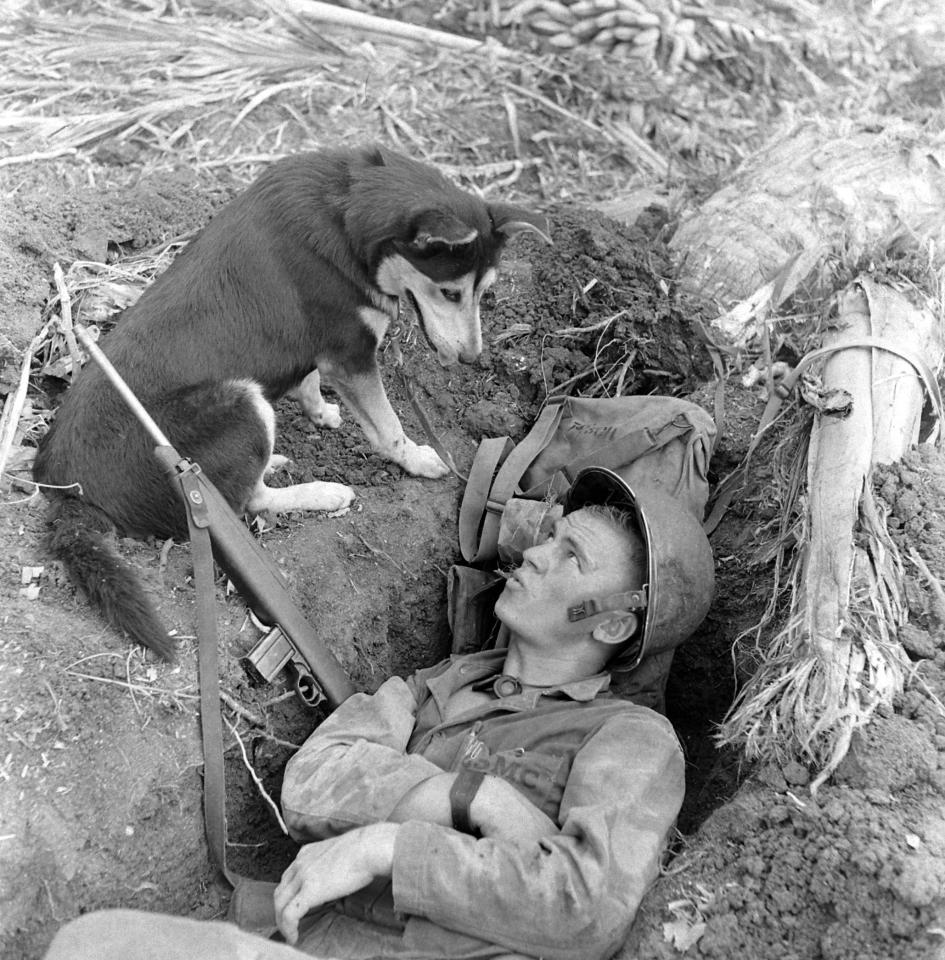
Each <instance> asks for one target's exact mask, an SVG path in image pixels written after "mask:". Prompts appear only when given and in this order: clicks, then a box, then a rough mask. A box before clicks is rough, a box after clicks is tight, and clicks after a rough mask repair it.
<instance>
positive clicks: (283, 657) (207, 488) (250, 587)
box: [154, 444, 354, 707]
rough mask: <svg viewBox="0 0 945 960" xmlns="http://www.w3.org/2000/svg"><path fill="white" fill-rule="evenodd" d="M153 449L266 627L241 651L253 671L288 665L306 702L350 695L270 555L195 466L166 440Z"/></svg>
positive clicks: (268, 675)
mask: <svg viewBox="0 0 945 960" xmlns="http://www.w3.org/2000/svg"><path fill="white" fill-rule="evenodd" d="M154 455H155V457H157V459H158V460H159V461H160V463H161V464H162V466H163V467H164V469H165V470H166V471H167V472H168V474H169V475H170V477H171V479H172V481H173V482H174V486H175V487H176V488H177V490H178V491H179V492H180V495H181V498H182V499H184V500H185V501H189V502H190V506H191V509H194V508H195V507H196V508H197V511H195V521H196V522H198V524H203V525H205V526H207V527H208V529H209V531H210V540H211V542H212V543H213V552H214V555H215V556H216V558H217V560H218V562H219V563H220V565H221V566H222V567H223V568H224V570H226V572H227V574H228V576H229V577H230V579H231V580H232V581H233V583H234V584H235V585H236V588H237V589H238V590H239V592H240V593H241V594H242V596H243V598H244V599H245V600H246V601H247V603H249V605H250V606H251V607H252V608H253V611H254V612H255V614H256V616H257V617H258V618H259V619H260V620H261V621H262V622H263V623H265V624H267V625H268V626H270V627H271V628H272V629H271V630H270V631H269V633H267V634H266V636H265V637H263V638H262V640H261V641H259V643H257V645H256V647H255V648H254V649H253V650H252V651H251V652H250V654H249V656H248V657H247V659H248V660H249V661H250V663H251V664H252V665H253V667H254V668H255V669H256V672H257V673H259V674H260V675H261V676H262V677H263V678H264V679H265V680H267V681H271V680H272V679H273V677H275V675H276V674H277V673H278V672H279V670H281V669H283V668H288V669H289V670H290V672H291V673H292V674H293V681H294V684H295V689H296V692H297V693H298V694H299V696H300V697H301V698H302V700H304V701H305V702H306V703H308V704H309V705H311V706H314V705H315V704H317V703H318V702H319V701H320V699H321V696H320V693H319V690H321V691H324V696H325V698H326V699H327V700H328V702H329V704H330V705H331V706H332V707H336V706H338V704H339V703H341V702H342V701H343V700H346V699H347V698H348V697H349V696H351V694H352V693H354V686H353V685H352V683H351V681H350V680H349V679H348V677H347V675H346V674H345V672H344V669H343V668H342V666H341V664H340V663H339V662H338V661H337V659H335V656H334V655H333V654H332V652H331V651H330V650H329V649H328V648H327V647H326V646H325V644H324V643H323V642H322V640H321V639H320V638H319V637H318V636H317V635H316V634H315V631H314V630H313V629H312V626H311V624H310V623H309V622H308V620H307V619H306V618H305V615H304V614H303V613H302V611H301V610H300V609H299V608H298V606H297V605H296V603H295V601H294V600H293V599H292V598H291V596H290V595H289V593H288V591H287V590H286V588H285V584H284V582H283V579H282V576H281V574H280V573H279V571H278V569H277V568H276V566H275V564H274V563H273V561H272V559H271V558H270V557H269V556H268V555H267V554H266V553H264V552H263V550H262V548H261V547H260V546H259V544H257V543H256V541H255V540H254V539H253V537H252V534H250V532H249V531H248V530H247V529H246V527H245V526H244V524H243V522H242V521H241V520H240V519H239V517H237V516H236V513H235V512H234V511H233V509H232V507H230V505H229V504H228V503H227V502H226V500H225V499H224V498H223V496H222V494H221V493H220V492H219V491H218V490H217V488H216V487H215V486H214V485H213V484H212V483H211V482H210V480H209V479H208V478H207V477H206V475H205V474H204V473H203V472H202V471H201V470H200V467H199V466H198V465H197V464H194V463H191V461H189V460H187V459H186V458H183V457H181V456H180V454H178V452H177V451H176V450H175V449H174V447H172V446H171V445H170V444H166V445H163V444H162V445H158V446H157V447H155V449H154ZM200 501H202V503H201V502H200ZM198 514H202V519H201V520H198V519H197V515H198Z"/></svg>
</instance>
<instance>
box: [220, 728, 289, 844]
mask: <svg viewBox="0 0 945 960" xmlns="http://www.w3.org/2000/svg"><path fill="white" fill-rule="evenodd" d="M223 719H224V721H225V722H226V725H227V726H228V727H229V728H230V733H232V734H233V736H234V737H235V738H236V742H237V744H239V748H240V753H241V754H242V755H243V764H244V765H245V767H246V769H247V770H248V771H249V775H250V776H251V777H252V778H253V783H255V784H256V789H257V790H258V791H259V792H260V794H261V795H262V798H263V800H265V801H266V803H268V804H269V806H270V807H271V808H272V812H273V813H274V814H275V815H276V820H277V821H278V822H279V829H280V830H282V832H283V833H284V834H285V835H286V836H288V835H289V828H288V827H287V826H286V825H285V820H283V819H282V814H281V813H280V812H279V807H278V806H277V805H276V802H275V801H274V800H273V799H272V797H270V796H269V794H268V793H267V792H266V788H265V787H264V786H263V782H262V780H260V779H259V774H257V773H256V771H255V770H254V769H253V765H252V764H251V763H250V762H249V757H248V756H247V754H246V746H245V744H244V743H243V738H242V737H241V736H240V734H239V731H238V730H237V729H236V727H234V726H233V724H232V723H231V722H230V718H229V717H227V716H226V715H225V714H224V715H223Z"/></svg>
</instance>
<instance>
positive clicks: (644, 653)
mask: <svg viewBox="0 0 945 960" xmlns="http://www.w3.org/2000/svg"><path fill="white" fill-rule="evenodd" d="M592 505H600V506H613V507H617V508H618V509H623V510H628V511H629V512H630V513H631V514H632V515H633V516H635V517H636V519H637V523H638V524H639V527H640V532H641V533H642V535H643V542H644V546H645V548H646V568H647V573H646V582H645V583H644V585H643V589H642V590H639V591H631V593H630V594H618V595H617V597H616V598H613V600H614V601H619V599H620V598H631V597H632V600H629V602H627V603H619V602H616V603H615V604H614V605H611V604H609V603H608V600H609V599H611V598H589V599H588V601H587V602H586V604H585V605H582V606H585V607H586V610H585V611H584V612H582V613H581V614H580V616H588V615H591V614H592V613H595V612H597V613H603V612H604V611H606V610H613V609H626V608H627V607H631V609H632V612H633V613H636V614H637V616H639V617H641V618H642V621H643V622H642V626H641V628H638V629H637V631H636V634H635V637H634V638H631V639H632V640H633V639H635V640H636V642H631V643H630V644H629V645H628V647H627V648H626V649H625V650H624V651H623V652H622V653H620V654H618V656H617V657H615V658H614V660H613V661H611V663H610V664H609V665H608V667H609V669H610V670H632V669H633V668H634V667H636V666H637V664H638V663H639V662H640V661H641V660H642V659H643V658H644V657H649V656H652V655H653V654H655V653H662V652H663V651H665V650H671V649H672V648H673V647H676V646H678V645H679V644H680V643H682V642H683V640H685V639H686V638H687V637H689V636H690V635H691V634H692V633H693V632H694V631H695V630H696V628H697V627H698V626H699V624H700V623H702V621H703V620H704V619H705V615H706V613H708V611H709V605H710V604H711V602H712V595H713V592H714V589H715V571H714V563H713V560H712V548H711V547H710V546H709V540H708V537H706V535H705V531H704V530H703V529H702V523H701V522H700V519H699V518H698V517H696V516H695V515H694V514H693V513H692V512H691V511H690V510H689V509H688V508H687V507H686V505H685V504H683V503H682V502H681V501H680V500H678V499H675V498H673V497H671V496H670V495H669V494H667V493H666V492H665V491H663V490H658V489H655V488H652V487H647V488H645V489H644V488H640V489H639V490H638V491H637V492H634V491H633V490H631V488H630V487H629V486H628V485H627V483H625V482H624V481H623V480H622V479H621V478H620V476H619V475H618V474H616V473H614V472H613V471H612V470H607V469H605V468H604V467H587V468H585V469H584V470H581V471H580V472H579V473H578V474H577V476H576V477H575V478H574V482H573V483H572V484H571V487H570V489H569V490H568V492H567V494H566V495H565V498H564V513H565V514H568V513H571V512H572V511H574V510H580V509H581V508H582V507H588V506H592ZM576 609H578V608H576ZM576 619H577V618H576Z"/></svg>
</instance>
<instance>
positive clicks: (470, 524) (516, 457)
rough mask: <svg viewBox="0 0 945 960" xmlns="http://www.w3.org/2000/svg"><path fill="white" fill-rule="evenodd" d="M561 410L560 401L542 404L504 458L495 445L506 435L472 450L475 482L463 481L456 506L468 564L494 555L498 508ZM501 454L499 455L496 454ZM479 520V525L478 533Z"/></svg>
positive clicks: (499, 516) (514, 487)
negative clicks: (525, 432)
mask: <svg viewBox="0 0 945 960" xmlns="http://www.w3.org/2000/svg"><path fill="white" fill-rule="evenodd" d="M563 413H564V403H563V402H561V401H559V402H553V403H548V404H546V405H545V408H544V409H543V410H542V411H541V413H540V414H539V416H538V419H537V420H536V421H535V424H534V426H533V427H532V429H531V430H530V431H529V432H528V435H527V436H526V437H525V439H524V440H523V441H522V442H521V443H520V444H519V445H518V446H517V447H514V448H513V449H512V450H511V451H509V450H508V449H506V450H505V456H504V459H501V460H499V459H498V458H497V451H498V450H499V449H500V447H499V446H498V445H499V444H503V445H504V446H505V447H506V448H507V447H508V446H509V445H510V444H511V442H512V441H511V440H509V439H508V437H502V438H499V439H498V440H494V441H490V440H484V441H483V442H482V443H481V444H480V445H479V450H478V451H477V452H476V459H475V461H474V462H473V469H472V470H471V471H470V477H472V475H473V472H475V473H476V476H477V483H476V486H475V487H473V486H472V484H467V486H466V491H465V493H464V494H463V502H462V505H461V507H460V517H463V516H464V515H465V522H464V523H462V528H461V539H460V548H461V550H462V554H463V558H464V559H465V560H466V561H467V562H468V563H477V562H480V561H483V560H488V559H490V558H492V557H494V556H495V554H496V548H497V546H498V543H499V527H500V525H501V522H502V511H503V510H504V509H505V505H506V503H508V501H509V499H510V498H511V497H512V496H514V495H515V493H516V492H517V491H518V489H519V486H518V485H519V481H520V480H521V479H522V474H524V473H525V471H526V470H527V469H528V468H529V466H530V465H531V463H532V461H533V460H534V459H535V457H537V456H538V454H539V453H541V451H542V450H544V449H545V447H547V446H548V443H549V442H550V440H551V438H552V437H553V436H554V433H555V430H557V429H558V424H559V423H560V422H561V417H562V415H563ZM499 456H501V454H500V455H499ZM497 462H501V466H500V467H499V472H498V473H497V474H496V476H495V481H493V482H492V483H491V485H490V483H489V481H490V480H491V479H492V472H493V469H494V467H495V465H496V463H497ZM487 474H488V476H487ZM480 523H481V526H482V529H481V532H480Z"/></svg>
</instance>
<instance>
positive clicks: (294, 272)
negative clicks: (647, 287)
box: [34, 147, 547, 658]
mask: <svg viewBox="0 0 945 960" xmlns="http://www.w3.org/2000/svg"><path fill="white" fill-rule="evenodd" d="M522 229H530V230H535V231H536V232H538V233H541V234H542V235H544V234H545V233H546V231H547V225H546V224H545V221H544V219H543V218H541V217H538V216H535V215H533V214H530V213H528V212H527V211H524V210H522V209H520V208H517V207H513V206H510V205H507V204H495V203H493V204H488V203H486V202H484V201H482V200H480V199H479V198H477V197H474V196H472V195H471V194H468V193H465V192H463V191H462V190H459V189H458V188H457V187H455V186H453V185H452V184H451V183H449V181H447V180H446V179H445V178H443V177H442V176H441V175H440V174H439V173H438V172H437V171H435V170H433V169H432V168H430V167H428V166H426V165H423V164H420V163H417V162H416V161H413V160H411V159H409V158H407V157H403V156H400V155H399V154H395V153H392V152H391V151H388V150H386V149H383V148H378V147H369V148H362V149H352V150H336V151H325V152H319V153H309V154H300V155H297V156H293V157H289V158H286V159H284V160H281V161H279V162H277V163H275V164H273V165H272V166H271V167H270V168H269V169H268V170H267V171H266V172H265V173H263V174H262V176H260V178H259V179H258V180H257V181H256V182H255V183H254V184H252V186H250V187H249V188H248V189H247V190H246V191H245V192H244V193H243V194H241V195H240V196H239V197H237V198H236V199H235V200H233V201H232V202H231V203H229V204H228V205H227V206H225V207H224V208H223V209H222V210H221V211H220V212H219V213H218V214H217V215H216V216H215V217H214V218H213V219H212V220H211V221H210V223H209V224H208V225H207V226H206V227H205V228H204V229H203V230H202V231H201V232H200V233H199V234H198V235H197V237H196V238H195V239H194V240H193V241H192V242H191V243H190V244H189V245H188V247H187V248H186V249H185V250H184V251H183V253H182V254H181V255H180V256H179V257H178V258H177V259H176V260H175V261H174V263H173V264H172V265H171V266H170V268H169V269H168V270H167V271H166V272H165V273H164V274H163V275H162V276H161V277H160V278H158V280H157V281H155V283H154V284H153V285H152V286H151V287H150V288H148V289H147V290H146V291H145V292H144V294H143V295H142V296H141V298H140V299H139V300H138V302H137V303H136V304H134V305H133V306H132V307H130V308H129V309H128V310H126V311H125V313H124V315H123V316H122V318H121V320H120V322H119V323H118V325H117V326H116V327H115V329H114V330H113V331H112V332H111V333H109V335H108V336H107V337H105V338H104V340H103V343H102V348H103V350H104V352H105V354H106V355H107V356H108V358H109V359H110V360H111V362H112V364H113V365H114V366H115V368H116V369H117V370H118V372H119V374H120V375H121V376H122V377H123V378H124V379H125V381H126V382H127V383H128V385H129V386H130V387H131V389H132V391H133V392H134V393H135V394H136V395H137V397H138V399H140V400H141V402H142V403H143V404H144V406H145V408H146V409H147V410H148V412H149V413H150V414H151V416H152V417H153V418H154V420H155V421H156V422H157V424H158V426H159V427H160V428H161V429H162V431H163V432H164V433H165V434H166V435H167V437H168V438H169V440H170V442H171V443H172V444H173V445H174V447H175V448H176V449H177V451H178V452H179V453H180V454H181V455H182V456H184V457H187V458H189V459H191V460H193V461H195V462H197V463H199V464H200V466H201V468H202V469H203V470H204V472H205V473H206V474H207V476H208V477H209V478H210V479H211V480H212V481H213V483H214V484H215V485H216V486H217V488H218V489H219V490H220V492H221V493H222V494H223V496H224V497H225V498H226V499H227V501H228V502H229V503H230V505H231V506H232V507H233V508H234V510H236V511H237V512H250V513H255V512H261V511H275V512H279V511H285V510H292V509H316V510H336V509H342V508H344V507H346V506H347V505H348V504H349V503H350V502H351V500H352V498H353V496H354V494H353V492H352V491H351V490H350V489H349V488H348V487H346V486H344V485H343V484H337V483H308V484H298V485H295V486H291V487H285V488H270V487H268V486H266V484H265V482H264V476H265V473H266V471H267V469H269V467H270V466H271V465H272V464H273V463H274V462H276V461H277V460H278V459H280V458H276V457H273V442H274V436H275V414H274V412H273V409H272V403H273V401H275V400H276V399H278V398H279V397H280V396H282V395H284V394H286V393H289V394H292V395H294V396H295V397H296V399H298V401H299V402H300V404H301V405H302V408H303V410H304V411H305V413H306V414H307V415H308V416H309V418H310V419H311V420H312V421H313V422H315V423H316V424H319V425H321V426H328V427H336V426H338V424H339V423H340V412H339V408H338V407H337V406H336V405H335V404H329V403H326V402H325V401H324V399H323V398H322V395H321V390H320V383H321V382H326V383H330V385H331V386H332V387H333V388H334V389H335V390H336V391H337V393H338V394H339V396H340V397H341V399H342V400H343V401H344V403H345V405H346V406H347V407H348V408H349V409H350V410H351V412H352V413H353V414H354V416H355V417H356V418H357V420H358V421H359V423H360V424H361V426H362V427H363V429H364V431H365V433H366V435H367V437H368V439H369V440H370V442H371V444H372V445H373V447H374V449H375V450H376V451H377V452H378V453H379V454H380V455H382V456H384V457H386V458H387V459H390V460H393V461H394V462H396V463H399V464H400V465H401V466H403V467H404V469H405V470H407V471H408V472H410V473H413V474H416V475H419V476H427V477H436V476H441V475H442V474H444V473H445V472H446V467H445V465H444V464H443V463H442V461H441V460H440V459H439V457H437V455H436V453H435V452H434V451H433V450H432V449H430V448H429V447H422V446H418V445H417V444H415V443H413V442H412V441H411V440H409V439H408V438H407V437H406V436H405V435H404V432H403V428H402V427H401V424H400V421H399V419H398V417H397V415H396V413H395V412H394V410H393V409H392V407H391V406H390V403H389V401H388V399H387V396H386V393H385V391H384V387H383V384H382V382H381V378H380V374H379V371H378V367H377V361H376V352H377V348H378V345H379V344H380V342H381V340H382V339H383V337H384V334H385V332H386V330H387V327H388V325H389V323H390V322H391V321H392V320H394V319H396V317H397V310H398V300H399V298H401V297H405V298H407V299H409V300H410V301H411V302H412V303H413V305H414V307H415V308H416V312H417V314H418V318H419V323H420V325H421V327H422V329H423V331H424V333H425V334H426V337H427V339H428V341H429V342H430V344H431V346H433V347H434V348H435V349H436V351H437V354H438V355H439V358H440V360H441V362H443V363H453V362H455V361H456V360H457V359H458V360H462V361H465V362H471V361H472V360H474V359H475V358H476V357H477V356H478V354H479V352H480V350H481V347H482V340H481V332H480V326H479V299H480V297H481V295H482V293H483V291H484V290H485V289H486V288H487V287H488V286H489V284H490V283H491V282H492V280H493V278H494V276H495V270H496V266H497V263H498V259H499V255H500V251H501V248H502V245H503V243H504V241H505V239H506V238H507V237H508V236H510V235H512V234H514V233H515V232H517V231H519V230H522ZM34 476H35V478H36V480H37V481H38V482H40V483H42V484H49V485H55V486H60V487H66V486H68V485H70V484H80V485H81V494H80V495H66V494H61V495H58V496H56V498H55V499H56V504H55V507H54V510H53V515H52V535H51V546H52V549H53V552H54V553H55V554H56V555H57V556H59V557H60V558H61V559H62V560H63V561H64V563H65V564H66V567H67V569H68V570H69V572H70V574H71V575H72V577H73V579H74V580H75V581H76V582H77V583H78V584H79V585H80V586H82V587H83V588H84V589H85V591H86V593H87V594H88V595H89V597H90V598H91V599H92V600H93V602H96V603H97V604H98V605H99V606H100V608H101V609H102V611H103V613H104V614H105V616H106V618H107V619H108V620H109V621H110V622H111V623H112V624H113V625H114V626H115V627H117V628H118V629H119V630H121V631H122V632H125V633H127V634H128V635H130V636H131V637H132V638H133V639H135V640H137V641H140V642H141V643H144V644H145V645H147V646H149V647H151V648H152V649H153V650H155V651H156V652H157V653H159V654H160V655H161V656H164V657H167V658H170V657H172V655H173V647H172V643H171V641H170V640H169V638H168V636H167V632H166V630H165V629H164V627H163V625H162V624H161V623H160V621H159V619H158V618H157V616H156V614H155V613H154V610H153V607H152V604H151V602H150V600H149V599H148V597H147V596H146V594H145V592H144V591H143V590H142V588H141V586H140V584H139V583H138V581H137V580H136V579H135V577H134V576H133V574H132V572H131V571H130V569H129V568H128V567H126V566H125V565H124V564H123V563H122V562H121V561H120V560H119V559H118V557H117V556H116V555H115V554H114V552H113V551H112V550H111V548H110V547H109V545H108V542H107V534H108V532H109V531H110V529H111V528H112V526H114V527H117V529H118V531H119V532H120V533H122V534H123V535H126V536H148V535H155V536H158V537H174V538H179V539H186V537H187V524H186V517H185V514H184V510H183V507H182V506H181V504H180V503H179V501H178V499H177V495H176V494H175V492H174V490H173V488H172V486H171V484H170V483H169V481H168V478H167V477H166V476H165V475H164V474H163V473H162V471H161V469H160V467H159V466H158V463H157V461H156V460H155V458H154V455H153V442H152V440H151V439H150V437H149V436H148V434H147V433H146V432H145V430H144V428H143V427H142V426H141V425H140V424H139V423H138V421H137V420H136V419H135V418H134V416H133V415H132V413H131V412H130V410H129V409H128V407H127V406H126V405H125V403H124V401H123V400H122V399H121V397H120V396H119V395H118V393H117V392H116V391H115V389H114V388H113V387H112V385H111V384H110V383H109V382H108V381H107V379H106V377H105V376H104V374H103V372H102V371H101V370H100V369H99V368H98V367H97V366H96V365H95V364H94V363H89V364H86V366H85V368H84V369H83V370H82V372H81V374H80V375H79V376H78V377H77V378H76V380H75V383H74V384H73V385H72V387H71V388H70V389H69V391H68V392H67V393H66V396H65V398H64V400H63V403H62V405H61V407H60V408H59V410H58V412H57V414H56V417H55V420H54V421H53V424H52V426H51V427H50V430H49V432H48V433H47V434H46V436H45V437H44V438H43V440H42V442H41V444H40V449H39V452H38V455H37V458H36V463H35V467H34Z"/></svg>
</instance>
